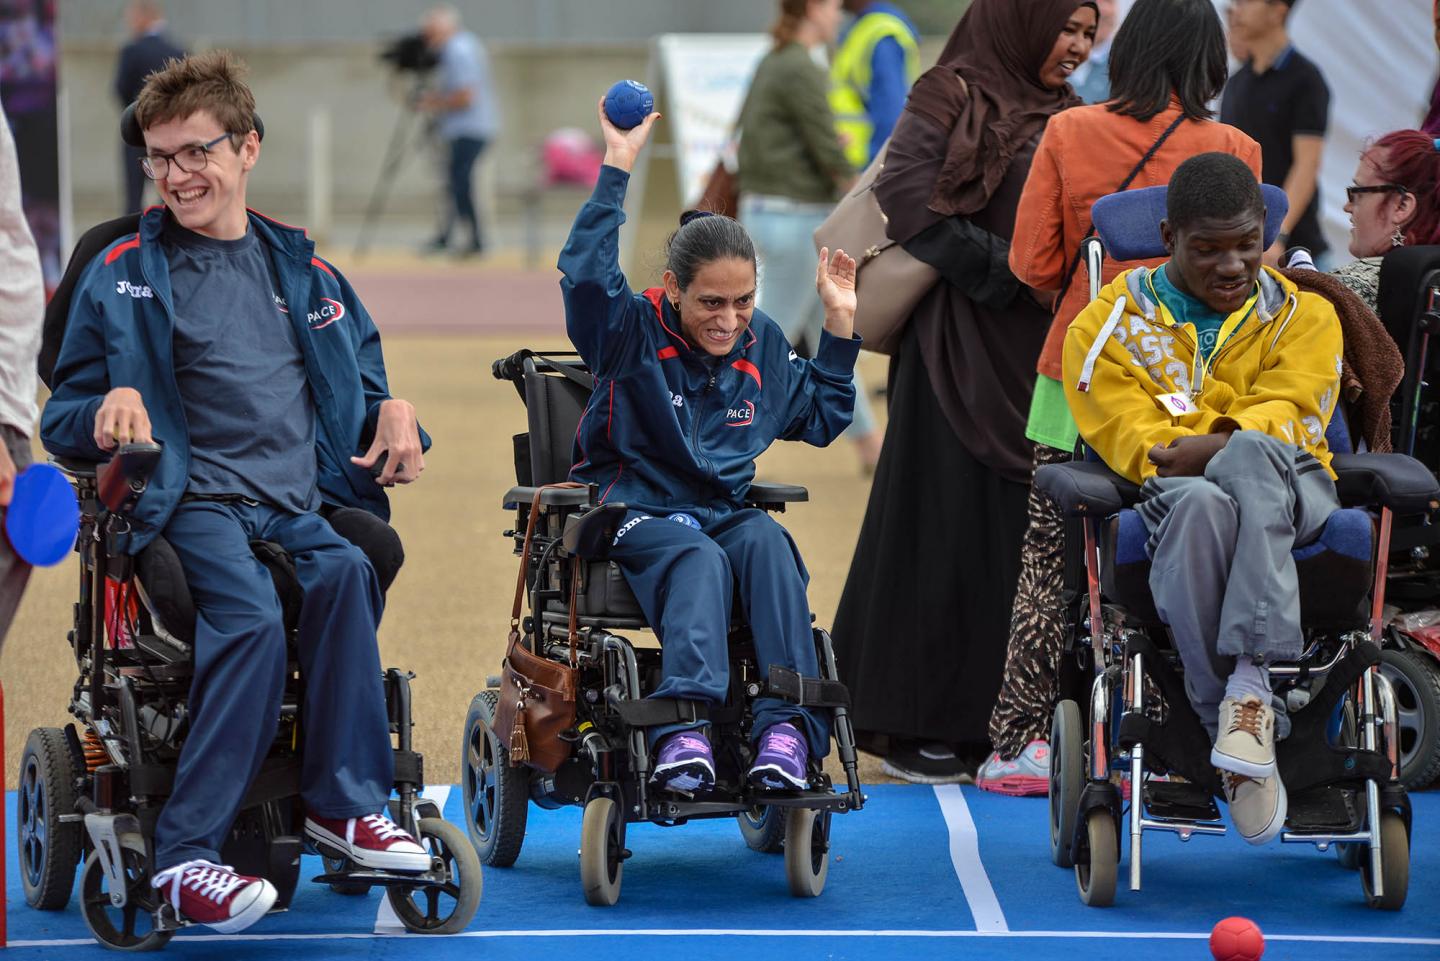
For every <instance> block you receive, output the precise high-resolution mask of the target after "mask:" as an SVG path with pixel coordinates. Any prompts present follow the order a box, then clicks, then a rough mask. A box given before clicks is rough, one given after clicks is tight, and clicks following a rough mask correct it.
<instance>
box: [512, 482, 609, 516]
mask: <svg viewBox="0 0 1440 961" xmlns="http://www.w3.org/2000/svg"><path fill="white" fill-rule="evenodd" d="M537 490H539V488H537V487H512V488H510V489H509V490H508V491H506V492H505V504H504V507H505V510H507V511H513V510H515V509H516V508H528V507H529V506H530V505H531V504H532V503H533V502H534V500H535V492H536V491H537ZM588 503H590V489H589V488H588V487H552V488H550V489H548V490H546V491H544V492H543V493H541V495H540V504H541V506H543V507H584V506H585V505H586V504H588Z"/></svg>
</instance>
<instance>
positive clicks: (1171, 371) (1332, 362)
mask: <svg viewBox="0 0 1440 961" xmlns="http://www.w3.org/2000/svg"><path fill="white" fill-rule="evenodd" d="M1156 269H1157V270H1158V269H1163V268H1156ZM1147 276H1148V271H1147V269H1146V268H1144V267H1139V268H1136V269H1134V270H1128V271H1126V272H1124V273H1122V274H1120V275H1119V276H1118V277H1116V278H1115V280H1114V281H1112V282H1111V283H1110V284H1109V285H1108V286H1107V287H1105V288H1104V289H1103V290H1102V291H1101V292H1100V297H1099V299H1098V300H1096V301H1094V302H1093V303H1091V304H1090V305H1089V306H1088V307H1086V308H1085V309H1084V310H1082V311H1081V312H1080V314H1079V315H1078V316H1077V317H1076V318H1075V319H1074V320H1073V321H1072V322H1071V323H1070V329H1069V330H1068V331H1067V333H1066V335H1065V381H1064V382H1065V396H1066V399H1067V400H1069V402H1070V413H1071V414H1072V415H1074V417H1075V423H1076V425H1077V426H1078V427H1079V428H1080V436H1081V437H1083V438H1084V439H1085V442H1086V443H1087V444H1089V445H1090V446H1091V447H1092V448H1093V449H1094V450H1095V452H1096V453H1097V454H1099V455H1100V457H1101V459H1102V460H1104V461H1105V463H1106V464H1107V465H1109V467H1110V469H1111V470H1113V471H1115V472H1116V473H1119V474H1122V475H1123V476H1125V477H1126V478H1128V479H1129V480H1131V481H1133V482H1135V483H1137V484H1138V483H1143V482H1144V481H1145V480H1146V479H1148V478H1150V477H1152V476H1154V474H1155V465H1154V464H1152V463H1150V459H1149V457H1148V456H1147V455H1148V453H1149V451H1150V449H1151V448H1152V447H1154V446H1155V445H1156V444H1160V445H1169V443H1170V442H1171V441H1173V440H1175V439H1176V438H1177V437H1185V436H1189V435H1198V434H1210V433H1216V432H1219V431H1226V430H1259V431H1264V432H1265V433H1267V434H1269V435H1270V436H1272V437H1278V438H1281V439H1282V440H1287V441H1289V442H1290V443H1292V444H1295V445H1296V446H1299V447H1303V448H1304V449H1305V450H1308V451H1309V452H1310V453H1312V454H1314V455H1315V457H1316V459H1317V460H1319V461H1320V463H1322V464H1324V465H1325V469H1326V470H1327V471H1330V475H1331V476H1332V477H1333V476H1334V474H1335V472H1334V471H1333V470H1331V469H1330V451H1329V448H1328V447H1327V446H1326V443H1325V428H1326V426H1327V425H1328V424H1329V422H1330V416H1331V415H1332V414H1333V413H1334V412H1335V404H1336V402H1337V400H1338V399H1339V396H1340V360H1341V355H1342V352H1343V345H1342V341H1341V335H1340V319H1339V318H1338V317H1337V316H1336V314H1335V308H1334V307H1333V306H1331V304H1330V302H1329V301H1327V300H1325V299H1324V298H1323V297H1320V296H1319V295H1317V294H1312V293H1308V292H1304V291H1301V290H1299V289H1298V288H1297V287H1296V286H1295V285H1294V284H1292V283H1291V282H1290V281H1288V280H1286V279H1285V278H1284V277H1283V276H1281V275H1280V274H1279V273H1278V272H1276V271H1273V270H1271V269H1269V268H1268V267H1267V268H1264V269H1262V270H1261V273H1260V279H1259V285H1258V286H1259V291H1258V293H1257V295H1256V296H1254V297H1252V298H1251V300H1250V301H1249V302H1248V303H1247V304H1246V305H1245V307H1244V308H1242V309H1241V310H1240V311H1238V312H1237V313H1236V314H1234V315H1232V316H1231V317H1230V318H1229V319H1227V320H1226V322H1225V325H1224V326H1223V327H1222V328H1221V332H1220V341H1219V345H1218V346H1217V347H1216V348H1215V351H1214V353H1213V354H1211V356H1210V358H1209V361H1208V363H1204V362H1202V361H1201V360H1199V359H1198V358H1197V357H1196V348H1195V337H1194V332H1193V329H1192V328H1191V327H1190V326H1189V325H1177V324H1176V323H1175V322H1174V321H1173V319H1172V318H1171V317H1170V314H1169V311H1166V310H1164V309H1163V308H1161V307H1160V306H1159V305H1157V304H1156V303H1155V298H1154V294H1153V293H1152V287H1151V286H1150V284H1148V283H1147Z"/></svg>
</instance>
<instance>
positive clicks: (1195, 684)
mask: <svg viewBox="0 0 1440 961" xmlns="http://www.w3.org/2000/svg"><path fill="white" fill-rule="evenodd" d="M1141 493H1142V497H1143V500H1142V501H1141V503H1140V504H1139V505H1137V507H1136V510H1137V511H1138V512H1139V514H1140V517H1141V518H1142V519H1143V520H1144V521H1145V526H1146V529H1147V530H1148V531H1149V532H1150V539H1149V541H1148V542H1147V543H1146V545H1145V547H1146V552H1147V553H1148V554H1149V555H1150V558H1151V567H1150V590H1151V594H1152V595H1153V597H1154V599H1155V609H1156V611H1158V612H1159V614H1160V617H1161V618H1162V619H1163V620H1164V621H1165V623H1166V624H1168V625H1169V626H1170V630H1171V633H1172V634H1173V636H1174V639H1175V646H1176V648H1177V650H1178V651H1179V654H1180V660H1181V663H1182V664H1183V665H1184V667H1185V688H1186V691H1187V692H1188V693H1189V695H1190V703H1191V705H1192V706H1193V707H1194V708H1195V712H1196V713H1197V714H1199V715H1200V721H1201V723H1203V724H1204V725H1205V727H1206V729H1207V730H1208V731H1209V732H1210V737H1211V738H1212V739H1213V738H1214V737H1215V733H1216V728H1217V724H1218V717H1219V710H1220V701H1221V700H1222V699H1223V698H1224V697H1225V682H1226V681H1227V680H1228V679H1229V677H1230V674H1231V672H1232V671H1233V670H1234V666H1235V657H1236V656H1237V655H1240V654H1248V655H1250V656H1251V657H1253V658H1255V659H1256V660H1259V661H1285V660H1294V659H1295V658H1297V657H1299V656H1300V653H1301V650H1302V649H1303V644H1304V637H1303V635H1302V634H1301V630H1300V591H1299V583H1298V581H1297V579H1296V574H1295V559H1294V558H1293V557H1291V555H1290V552H1291V550H1293V549H1294V548H1295V547H1296V546H1299V545H1304V544H1308V543H1310V542H1311V541H1313V540H1315V538H1317V537H1319V536H1320V533H1321V531H1323V530H1324V528H1325V521H1326V520H1327V519H1328V518H1329V516H1330V515H1331V513H1333V512H1334V511H1335V510H1337V509H1338V508H1339V506H1340V504H1339V501H1338V500H1337V499H1336V497H1335V484H1334V482H1333V481H1331V480H1330V475H1329V473H1328V472H1327V471H1326V470H1325V467H1324V465H1323V464H1321V463H1320V462H1319V461H1318V460H1316V459H1315V457H1314V456H1313V455H1311V454H1310V453H1308V452H1307V451H1304V450H1301V449H1300V448H1297V447H1295V446H1294V445H1292V444H1289V443H1287V442H1285V441H1283V440H1279V439H1277V438H1274V437H1271V436H1269V435H1268V434H1264V433H1261V432H1259V431H1253V430H1246V431H1237V432H1236V433H1235V434H1233V435H1231V437H1230V441H1229V443H1227V444H1226V445H1225V447H1224V448H1223V449H1222V450H1221V451H1220V453H1218V454H1216V455H1215V456H1214V457H1213V458H1212V459H1211V461H1210V463H1209V465H1208V466H1206V468H1205V474H1204V476H1202V477H1157V478H1152V479H1151V480H1148V481H1146V482H1145V485H1144V487H1143V488H1142V489H1141ZM1274 705H1275V711H1276V727H1275V732H1276V735H1277V736H1278V737H1284V736H1285V735H1286V734H1287V733H1288V732H1289V721H1288V719H1287V718H1286V717H1285V705H1284V704H1283V702H1282V701H1281V699H1280V698H1275V699H1274Z"/></svg>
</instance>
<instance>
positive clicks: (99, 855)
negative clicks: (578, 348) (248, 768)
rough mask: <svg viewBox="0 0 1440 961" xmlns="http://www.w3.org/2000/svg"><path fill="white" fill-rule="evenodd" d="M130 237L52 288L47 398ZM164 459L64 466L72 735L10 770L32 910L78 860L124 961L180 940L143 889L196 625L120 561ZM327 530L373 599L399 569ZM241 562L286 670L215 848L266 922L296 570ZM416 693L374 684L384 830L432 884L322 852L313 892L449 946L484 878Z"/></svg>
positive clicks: (151, 551)
mask: <svg viewBox="0 0 1440 961" xmlns="http://www.w3.org/2000/svg"><path fill="white" fill-rule="evenodd" d="M135 221H136V218H135V217H129V218H120V219H119V220H115V221H110V222H108V223H106V224H102V225H101V226H100V227H97V228H94V229H92V230H91V231H90V232H88V233H87V234H86V235H85V237H84V238H82V240H81V242H80V244H79V245H77V248H76V252H75V254H74V255H73V256H72V258H71V262H70V264H69V266H68V268H67V272H66V280H67V281H68V282H69V283H68V285H66V284H62V287H61V289H60V290H59V291H58V292H57V294H56V296H55V298H54V299H52V301H51V304H50V306H49V308H47V316H46V323H45V333H44V341H45V343H44V348H43V350H42V355H41V357H42V360H41V374H42V376H43V377H44V379H45V380H46V382H47V383H49V382H50V381H51V375H52V373H53V369H54V360H55V357H56V356H58V353H59V340H60V339H61V338H62V337H63V334H64V324H65V318H66V314H67V313H68V302H69V295H70V292H71V291H72V290H73V280H74V277H75V276H76V275H78V273H79V271H80V270H82V269H83V268H84V266H85V265H86V264H87V263H88V262H89V260H90V259H91V258H93V256H94V255H95V254H96V253H98V251H99V250H101V249H103V248H104V247H105V246H107V245H108V243H109V242H110V241H111V240H113V239H115V238H116V237H118V236H122V235H124V234H125V233H126V232H127V229H128V230H130V231H133V230H134V229H135V226H134V225H135ZM159 459H160V448H159V446H157V445H154V444H132V445H127V446H122V447H120V448H118V449H117V451H116V453H115V454H114V456H113V457H112V459H111V460H110V461H109V462H108V463H105V464H94V463H89V462H79V461H71V460H68V459H58V460H57V464H58V466H59V467H60V468H61V469H62V470H63V471H65V473H66V474H67V475H68V476H69V477H70V479H71V482H72V483H73V484H74V486H75V489H76V493H77V496H78V498H79V502H80V533H79V537H78V540H77V542H76V552H77V553H78V554H79V556H80V565H79V597H78V600H77V602H76V604H75V607H74V626H73V628H72V630H71V631H70V632H69V641H70V645H71V648H72V650H73V652H74V656H75V661H76V666H77V668H78V672H79V676H78V679H77V680H76V682H75V686H74V691H73V694H72V696H71V699H70V704H69V710H70V713H71V714H72V715H74V717H75V720H76V723H75V724H70V725H67V726H66V727H64V728H54V727H49V728H37V729H36V730H34V731H32V732H31V733H30V736H29V739H28V742H27V744H26V747H25V751H24V754H23V755H22V757H21V761H20V771H19V791H18V800H17V810H16V813H17V820H18V822H19V824H18V830H17V832H16V836H17V842H18V847H19V864H20V874H21V880H22V884H23V887H24V891H25V899H26V901H27V903H29V904H30V905H31V906H32V907H34V908H38V909H40V910H51V911H53V910H60V909H62V908H64V907H65V905H66V904H67V903H68V902H69V899H70V895H71V892H72V889H73V887H74V878H75V868H76V864H77V862H79V861H81V860H83V862H84V867H83V869H82V871H81V882H80V897H81V912H82V914H83V916H84V919H85V923H86V925H87V926H88V927H89V929H90V931H91V933H92V934H93V935H94V936H95V938H96V940H97V941H99V942H100V943H101V944H103V945H105V946H106V947H109V948H116V949H120V950H130V951H137V950H149V949H154V948H159V947H161V946H163V945H164V944H165V943H166V942H167V941H169V940H170V938H171V936H172V935H173V934H174V933H175V931H177V930H179V929H180V928H182V927H184V926H186V924H187V923H188V922H186V921H184V920H182V919H180V918H178V917H177V916H176V914H175V911H174V909H173V908H172V906H171V905H170V902H169V900H168V898H166V897H165V896H164V895H163V893H162V892H160V891H157V890H155V889H154V888H153V887H152V886H151V885H150V877H151V876H152V875H153V872H154V843H153V835H154V827H155V823H156V821H157V819H158V817H159V814H160V810H161V808H162V807H163V805H164V802H165V800H166V798H167V797H168V796H169V794H170V792H171V786H172V784H173V780H174V775H175V767H176V762H177V759H178V757H179V753H180V749H181V746H182V745H183V744H184V741H185V737H186V732H187V728H188V714H187V704H186V702H187V698H188V696H189V691H190V683H191V679H192V677H193V674H194V667H193V661H192V654H193V652H192V644H193V640H194V630H195V621H196V612H195V607H194V603H193V601H192V599H191V596H190V592H189V590H188V588H187V587H186V584H185V578H184V574H183V572H182V570H181V567H180V563H179V559H178V557H177V556H176V554H175V552H174V549H173V548H172V547H171V546H170V545H169V544H168V543H167V542H166V541H165V540H164V538H163V537H159V538H156V539H155V540H154V541H152V542H151V543H150V544H149V545H147V546H146V547H145V548H144V549H143V550H141V551H140V552H139V553H138V554H137V555H134V556H131V555H130V554H128V553H127V552H126V551H125V550H124V547H125V537H126V534H127V533H128V531H129V529H130V524H129V521H128V520H127V512H128V511H130V510H132V509H133V508H134V506H135V504H136V503H137V502H138V500H139V498H140V496H141V495H143V494H144V492H145V489H146V486H147V483H148V480H149V477H150V475H151V473H152V471H153V470H154V469H155V467H156V465H157V464H158V462H159ZM326 516H327V519H328V520H329V523H330V524H331V526H332V527H334V528H335V530H336V532H337V533H339V534H340V535H341V536H343V537H345V538H346V539H347V540H350V541H351V542H352V543H354V544H355V545H356V546H357V547H359V548H360V549H361V550H362V551H363V552H364V553H365V555H366V556H367V557H368V558H369V560H370V562H371V565H372V566H373V567H374V569H375V572H376V575H377V577H378V580H379V583H380V586H381V589H382V591H383V590H386V589H388V588H389V586H390V584H391V582H392V581H393V580H394V578H395V575H396V574H397V573H398V571H399V569H400V566H401V564H402V563H403V561H404V552H403V549H402V547H401V544H400V540H399V538H398V537H397V536H396V534H395V531H394V530H392V529H391V528H390V527H389V525H387V524H386V523H385V522H384V521H382V520H380V519H379V518H377V517H375V516H374V515H373V514H370V513H368V512H366V511H363V510H358V509H354V508H340V509H334V510H329V509H327V513H326ZM251 548H252V550H253V551H254V553H255V555H256V556H257V557H258V558H259V559H260V561H261V562H262V563H263V564H264V565H265V567H266V568H267V569H268V571H269V572H270V574H271V577H272V580H273V581H274V583H275V588H276V592H277V595H278V597H279V599H280V601H281V607H282V609H283V611H284V618H285V625H286V629H287V632H288V634H289V636H290V641H291V645H290V656H289V657H288V658H287V677H286V682H285V690H284V695H283V698H282V708H281V717H280V725H279V728H278V732H277V735H276V738H275V741H274V743H273V745H272V747H271V750H270V755H269V756H268V757H267V759H266V761H265V762H264V765H263V767H262V769H261V772H260V773H259V775H257V777H256V778H255V780H254V782H253V783H252V784H251V785H250V787H249V791H248V793H247V794H246V797H245V800H244V802H243V803H242V806H241V811H240V813H239V815H238V816H237V818H236V821H235V824H234V826H233V827H232V828H231V830H230V833H229V835H228V837H227V839H226V841H225V843H224V844H223V845H222V849H221V859H222V860H223V861H224V862H225V863H227V864H231V865H233V866H234V867H235V868H236V869H237V870H238V871H240V872H241V873H243V874H249V875H256V876H261V877H265V878H267V879H268V880H269V881H270V882H271V883H272V884H274V885H275V888H276V890H277V892H278V898H277V900H276V904H275V908H274V909H273V910H284V909H286V908H287V907H288V905H289V903H290V899H291V897H292V896H293V894H294V892H295V889H296V886H297V884H298V881H299V876H300V869H301V861H300V855H301V854H302V852H303V851H305V850H306V842H305V841H304V840H303V839H302V837H301V834H302V832H301V825H302V823H303V811H302V810H301V802H300V777H301V759H300V751H299V745H300V742H301V739H300V726H301V724H302V723H303V722H302V707H303V703H304V681H305V679H304V677H303V676H301V673H300V670H299V666H298V660H297V658H296V655H295V652H294V648H293V639H294V631H295V624H296V620H297V617H298V614H299V610H300V601H301V589H300V585H299V582H298V580H297V579H296V577H295V569H294V564H293V562H292V561H291V559H290V557H289V556H288V555H287V554H286V553H285V552H284V551H283V550H281V549H280V548H279V546H278V545H276V544H273V543H269V542H264V541H254V542H252V543H251ZM411 678H412V675H410V674H408V673H406V672H403V671H400V670H397V669H394V668H391V669H390V670H388V671H387V672H386V673H385V678H384V680H385V694H386V700H387V707H388V712H389V719H390V730H391V733H392V734H393V735H394V736H395V738H396V744H395V792H396V794H395V797H394V798H393V799H392V800H391V802H390V814H391V817H392V818H393V819H394V820H395V822H396V823H397V824H399V825H400V826H401V827H402V828H404V829H405V830H407V831H409V832H411V834H412V836H414V837H416V838H417V839H418V840H419V841H420V843H421V844H422V845H423V846H425V847H426V848H428V850H429V851H430V853H431V855H432V858H431V867H430V869H429V870H428V871H426V872H424V873H422V874H402V873H395V872H386V871H377V870H370V869H363V868H360V867H359V866H357V865H354V864H353V863H351V862H350V861H349V860H348V859H347V858H345V857H342V856H334V857H332V856H331V854H332V853H333V854H336V855H338V854H339V852H328V853H327V851H325V850H319V851H317V852H316V853H319V854H321V856H322V858H323V863H324V872H323V873H322V874H321V875H320V876H318V877H316V878H315V879H314V880H315V881H318V882H321V883H326V884H329V885H330V886H331V887H332V888H333V889H334V890H335V891H337V892H339V893H341V894H363V893H366V892H368V891H369V890H370V888H371V887H372V886H374V885H379V886H382V887H384V888H386V894H387V896H388V898H389V900H390V903H391V906H392V907H393V908H394V910H395V913H396V915H397V917H398V918H399V920H400V921H401V923H402V924H403V925H404V926H405V928H406V929H407V930H410V931H414V932H417V933H444V934H448V933H453V932H456V931H459V930H461V929H463V928H464V927H465V926H466V925H467V924H468V923H469V921H470V919H471V918H472V917H473V916H474V913H475V910H476V907H477V905H478V903H479V900H480V893H481V868H480V864H479V861H478V859H477V858H476V856H475V852H474V850H473V849H472V847H471V846H470V843H469V841H468V839H467V838H466V837H465V835H464V833H463V832H461V831H460V830H459V829H458V828H456V827H455V826H453V825H450V824H448V823H447V822H446V821H445V820H444V819H443V818H442V817H441V812H440V811H439V809H438V808H437V806H436V805H435V804H434V803H433V802H430V801H427V800H425V799H423V798H421V797H419V792H420V790H421V789H422V788H423V787H424V783H425V782H424V775H423V759H422V757H421V755H419V754H418V753H416V752H415V751H414V750H413V749H412V746H411V711H410V697H411V692H410V680H411Z"/></svg>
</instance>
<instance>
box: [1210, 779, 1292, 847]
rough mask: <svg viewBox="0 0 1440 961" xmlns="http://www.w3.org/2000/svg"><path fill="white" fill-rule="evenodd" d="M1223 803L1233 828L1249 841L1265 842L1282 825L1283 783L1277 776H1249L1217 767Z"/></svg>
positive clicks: (1273, 836) (1267, 841)
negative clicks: (1223, 792)
mask: <svg viewBox="0 0 1440 961" xmlns="http://www.w3.org/2000/svg"><path fill="white" fill-rule="evenodd" d="M1220 778H1221V781H1222V782H1223V784H1224V789H1225V803H1226V804H1227V805H1229V807H1230V820H1231V821H1233V822H1235V830H1236V832H1237V833H1239V835H1240V836H1241V837H1242V838H1244V839H1245V840H1246V841H1249V842H1250V843H1251V844H1268V843H1269V842H1271V841H1273V840H1275V836H1276V835H1277V834H1279V833H1280V831H1281V829H1282V828H1284V827H1285V809H1286V796H1285V783H1284V782H1283V781H1281V780H1280V776H1279V775H1278V774H1277V775H1274V776H1273V777H1263V778H1253V777H1247V776H1245V775H1244V774H1236V773H1234V772H1233V771H1221V772H1220Z"/></svg>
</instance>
